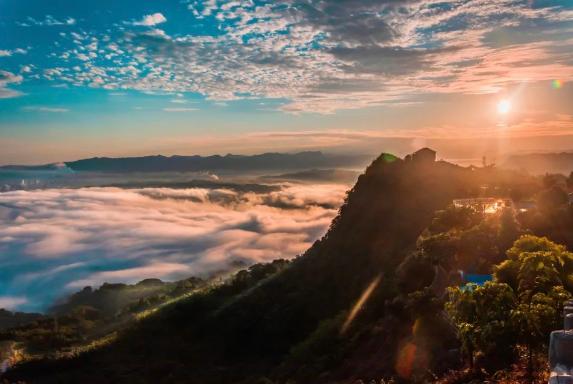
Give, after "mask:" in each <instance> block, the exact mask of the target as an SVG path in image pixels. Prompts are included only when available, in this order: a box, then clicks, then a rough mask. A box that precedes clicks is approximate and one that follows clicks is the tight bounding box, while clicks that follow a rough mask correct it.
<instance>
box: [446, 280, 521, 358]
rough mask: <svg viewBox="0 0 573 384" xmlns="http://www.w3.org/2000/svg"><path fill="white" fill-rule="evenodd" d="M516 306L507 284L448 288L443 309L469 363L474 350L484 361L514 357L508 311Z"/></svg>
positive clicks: (514, 333)
mask: <svg viewBox="0 0 573 384" xmlns="http://www.w3.org/2000/svg"><path fill="white" fill-rule="evenodd" d="M515 306H516V297H515V295H514V293H513V290H512V289H511V287H510V286H509V285H507V284H502V283H495V282H487V283H485V284H484V285H483V286H477V285H473V284H470V285H466V286H465V287H461V288H460V287H455V288H450V289H449V299H448V302H447V303H446V310H447V311H448V314H449V315H450V317H451V318H452V320H453V321H454V324H455V325H456V328H457V330H458V337H459V339H460V341H461V344H462V350H463V352H464V353H465V354H466V356H467V357H468V359H469V362H470V365H471V366H473V361H474V355H475V353H476V352H481V353H483V354H484V356H485V361H486V364H487V365H497V364H499V363H504V362H507V361H508V360H511V359H512V358H513V356H514V347H515V345H516V340H517V333H516V332H515V329H514V328H513V327H512V326H511V311H512V310H513V308H515Z"/></svg>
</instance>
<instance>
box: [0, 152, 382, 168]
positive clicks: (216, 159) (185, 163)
mask: <svg viewBox="0 0 573 384" xmlns="http://www.w3.org/2000/svg"><path fill="white" fill-rule="evenodd" d="M370 160H371V159H370V156H365V155H334V154H325V153H322V152H319V151H308V152H299V153H293V154H288V153H263V154H259V155H251V156H246V155H232V154H228V155H225V156H220V155H213V156H169V157H167V156H161V155H158V156H142V157H120V158H110V157H94V158H90V159H83V160H77V161H70V162H65V163H63V164H47V165H39V166H18V165H13V166H4V167H0V169H8V170H51V169H57V168H61V167H62V165H65V166H67V167H68V168H70V169H72V170H74V171H90V172H202V171H225V170H229V171H257V170H261V171H262V170H289V169H290V170H292V169H309V168H331V167H340V166H346V167H349V166H363V165H364V164H366V163H367V162H368V161H370Z"/></svg>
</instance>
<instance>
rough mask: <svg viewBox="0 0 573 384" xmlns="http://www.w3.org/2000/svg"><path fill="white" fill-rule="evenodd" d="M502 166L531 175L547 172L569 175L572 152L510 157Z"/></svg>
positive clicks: (572, 159)
mask: <svg viewBox="0 0 573 384" xmlns="http://www.w3.org/2000/svg"><path fill="white" fill-rule="evenodd" d="M502 166H503V167H505V168H512V169H523V170H526V171H528V172H530V173H533V174H543V173H548V172H549V173H563V174H566V175H569V173H570V172H572V171H573V152H562V153H532V154H524V155H512V156H510V157H508V158H507V159H506V161H505V162H504V163H503V164H502Z"/></svg>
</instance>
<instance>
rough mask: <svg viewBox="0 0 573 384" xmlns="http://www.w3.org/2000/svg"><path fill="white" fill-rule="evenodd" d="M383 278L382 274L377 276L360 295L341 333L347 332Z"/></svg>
mask: <svg viewBox="0 0 573 384" xmlns="http://www.w3.org/2000/svg"><path fill="white" fill-rule="evenodd" d="M381 279H382V276H378V277H376V278H375V279H374V280H372V282H371V283H370V284H369V285H368V287H366V289H365V290H364V292H362V295H360V298H359V299H358V301H357V302H356V303H355V304H354V307H352V310H351V311H350V313H349V314H348V317H347V318H346V321H345V322H344V324H343V325H342V328H341V329H340V333H344V332H346V330H347V329H348V327H349V326H350V324H351V323H352V321H353V320H354V318H355V317H356V315H357V314H358V312H360V310H361V309H362V307H363V306H364V304H365V303H366V301H368V298H369V297H370V295H371V294H372V292H374V290H375V289H376V287H377V286H378V284H380V280H381Z"/></svg>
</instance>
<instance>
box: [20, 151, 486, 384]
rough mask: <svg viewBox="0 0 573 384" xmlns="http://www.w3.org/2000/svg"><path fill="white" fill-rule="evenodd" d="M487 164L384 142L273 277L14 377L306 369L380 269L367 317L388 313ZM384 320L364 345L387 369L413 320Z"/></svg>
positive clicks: (197, 378) (169, 312)
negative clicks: (434, 229) (417, 259)
mask: <svg viewBox="0 0 573 384" xmlns="http://www.w3.org/2000/svg"><path fill="white" fill-rule="evenodd" d="M480 172H482V171H480V170H471V169H465V168H460V167H457V166H455V165H452V164H448V163H443V162H413V161H404V160H401V159H398V158H396V157H394V156H392V155H387V154H383V155H381V156H380V157H379V158H378V159H376V160H375V161H374V162H373V163H372V164H371V165H370V166H369V167H368V168H367V169H366V172H365V173H364V174H363V175H361V176H360V177H359V179H358V181H357V183H356V185H355V186H354V187H353V188H352V190H350V191H349V193H348V197H347V200H346V202H345V204H344V205H343V206H342V207H341V209H340V212H339V215H338V217H337V218H336V219H335V220H334V221H333V223H332V225H331V228H330V229H329V231H328V233H327V234H326V235H325V236H324V237H323V238H322V239H321V240H319V241H317V242H316V243H315V244H314V245H313V246H312V247H311V248H310V249H309V250H308V251H307V252H306V253H305V254H304V255H302V256H300V257H299V258H298V259H296V260H295V261H293V262H292V263H291V264H290V266H289V267H288V268H286V269H285V270H283V271H281V272H279V273H278V274H276V275H274V276H273V277H272V278H268V279H265V280H262V281H261V282H260V283H258V284H257V285H256V286H254V287H252V288H250V289H249V290H247V291H244V292H241V293H240V294H238V295H236V296H233V297H232V298H231V299H228V300H225V301H224V304H222V305H221V303H222V302H223V301H222V300H219V301H217V300H212V299H209V300H207V299H203V298H201V297H199V298H195V299H189V300H187V301H184V302H181V303H179V304H177V305H175V306H172V307H171V308H168V309H166V310H164V311H162V313H160V314H158V315H157V316H153V317H151V318H149V319H147V320H145V321H142V322H140V323H139V324H138V325H137V326H135V327H134V328H133V329H132V330H130V331H129V332H127V333H126V334H125V335H123V336H121V337H120V338H119V340H118V341H117V342H115V343H114V344H112V345H110V346H109V347H106V348H104V349H101V350H99V351H97V352H95V353H90V354H87V355H84V356H82V357H81V358H78V359H75V360H71V361H67V362H58V363H46V362H43V363H42V362H41V363H38V364H39V365H37V366H34V365H30V366H28V367H22V369H21V370H19V371H16V372H15V373H14V377H16V378H20V377H21V378H24V379H26V378H28V379H30V378H32V379H34V378H35V375H36V374H37V373H38V372H42V380H41V381H46V382H56V381H57V380H61V381H63V382H66V381H70V382H71V381H73V380H78V379H80V378H82V379H84V380H83V381H84V382H91V381H86V380H87V379H86V378H87V377H88V375H89V380H93V382H98V381H97V380H98V379H100V380H103V381H101V382H106V381H105V380H107V378H110V377H112V378H116V379H117V380H120V381H118V382H121V379H122V378H124V379H125V378H129V379H130V380H131V379H133V380H135V381H133V382H138V381H137V380H143V381H142V382H145V380H146V379H149V380H151V379H150V378H156V379H157V380H160V379H162V378H165V377H169V376H165V375H169V374H171V375H174V376H173V378H174V380H175V378H176V379H183V378H185V380H187V381H186V382H201V383H209V382H218V383H223V382H233V383H236V382H241V381H242V380H247V381H245V382H248V380H249V379H248V378H251V377H258V375H263V376H269V377H278V378H280V377H283V378H287V377H296V376H302V377H304V374H303V373H300V372H296V370H297V368H296V366H297V364H296V357H297V356H298V355H300V354H302V355H303V356H304V353H307V354H308V353H310V355H311V357H312V359H317V358H319V359H320V358H321V356H323V355H324V358H328V356H331V355H332V354H333V353H334V352H333V351H332V350H329V348H327V347H323V349H320V348H319V349H318V350H316V349H313V348H316V347H315V344H316V343H314V344H313V342H312V340H313V339H315V338H317V337H320V334H321V332H326V331H324V329H331V330H332V329H335V330H336V331H335V332H334V335H335V336H333V337H332V338H333V339H337V338H338V336H336V335H338V334H339V332H338V328H336V327H338V324H340V319H341V318H344V317H346V316H347V314H348V312H349V310H350V309H351V307H352V306H353V304H354V303H355V302H356V301H357V300H358V298H359V297H360V296H361V294H362V293H363V292H364V290H365V289H366V288H367V287H368V286H370V285H372V283H373V282H374V281H376V282H377V283H376V284H375V285H374V286H373V288H372V292H371V294H370V297H369V299H368V305H367V306H366V307H367V308H366V309H365V310H364V311H362V313H361V314H360V315H359V316H358V317H359V318H360V319H362V320H359V321H366V320H365V319H369V318H370V319H384V316H385V312H386V306H385V303H388V302H389V301H391V300H392V299H393V298H394V297H396V295H397V294H398V293H399V292H398V288H397V285H396V282H395V277H396V276H395V271H396V267H397V266H398V265H399V264H400V263H401V262H402V261H403V260H404V258H405V257H406V255H407V254H408V253H409V252H410V251H412V250H413V249H414V248H415V245H416V239H417V238H418V236H419V235H420V233H421V232H422V231H423V230H424V228H426V227H427V226H428V225H429V224H430V221H431V219H432V217H433V214H434V212H435V211H436V210H438V209H441V208H444V207H445V206H446V205H447V204H449V203H450V202H451V200H452V199H453V198H455V197H463V196H466V195H470V194H472V193H474V192H475V191H476V190H479V185H480V183H482V182H483V180H484V178H487V177H489V176H488V175H485V174H481V173H480ZM483 172H486V171H483ZM487 172H492V171H491V170H490V171H487ZM214 302H215V303H216V304H213V303H214ZM383 323H384V324H385V329H384V336H383V337H382V336H381V338H380V340H378V341H377V342H376V343H375V344H376V345H371V344H372V343H373V341H374V339H370V340H368V341H365V342H364V343H359V345H360V346H361V347H360V348H364V351H363V353H364V354H366V355H368V356H372V357H374V356H376V359H377V360H376V362H375V364H376V366H377V367H379V369H380V372H385V371H389V370H392V369H393V364H394V360H395V356H394V355H395V354H396V353H397V352H396V348H397V343H399V340H400V338H399V336H400V334H401V333H403V332H404V329H405V327H410V324H408V323H402V324H400V323H399V322H393V321H392V320H391V319H388V320H383ZM329 324H330V325H329ZM332 324H334V325H332ZM329 327H330V328H329ZM317 335H318V336H317ZM309 340H310V341H309ZM346 342H347V341H346V340H342V341H340V340H338V341H337V344H336V345H337V348H342V349H341V351H340V353H347V352H344V348H343V347H341V345H344V343H346ZM309 345H310V346H311V347H309ZM309 348H310V350H311V351H312V352H308V351H307V350H308V349H309ZM301 351H302V352H301ZM337 353H338V352H337ZM293 356H294V357H293ZM309 359H310V357H309V358H308V359H307V358H304V359H303V360H307V361H308V360H309ZM372 364H374V363H372ZM352 369H355V370H359V369H360V368H359V367H354V368H352ZM104 372H105V374H104ZM106 375H107V376H106ZM315 379H316V380H318V379H317V378H315ZM50 380H52V381H50ZM325 380H326V381H328V380H327V379H324V380H318V381H317V382H319V381H325ZM41 381H40V382H41Z"/></svg>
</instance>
